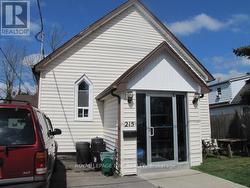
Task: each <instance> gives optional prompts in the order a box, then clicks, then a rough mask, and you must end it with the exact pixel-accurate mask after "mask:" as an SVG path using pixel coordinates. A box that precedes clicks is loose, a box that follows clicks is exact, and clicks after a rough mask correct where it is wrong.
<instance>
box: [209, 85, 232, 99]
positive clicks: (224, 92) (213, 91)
mask: <svg viewBox="0 0 250 188" xmlns="http://www.w3.org/2000/svg"><path fill="white" fill-rule="evenodd" d="M218 88H221V96H220V98H218V97H217V89H218ZM209 89H210V93H209V103H210V104H216V103H223V102H229V101H230V100H231V99H232V88H231V85H230V83H223V84H218V85H215V86H211V87H209Z"/></svg>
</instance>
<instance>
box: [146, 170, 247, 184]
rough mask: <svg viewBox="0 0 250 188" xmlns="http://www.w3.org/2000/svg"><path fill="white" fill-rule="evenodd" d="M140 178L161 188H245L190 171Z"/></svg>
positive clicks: (155, 174) (162, 173)
mask: <svg viewBox="0 0 250 188" xmlns="http://www.w3.org/2000/svg"><path fill="white" fill-rule="evenodd" d="M141 177H142V178H143V179H144V180H147V181H148V182H150V183H152V184H153V185H155V186H157V187H162V188H163V187H164V188H246V187H245V186H242V185H239V184H236V183H233V182H230V181H227V180H224V179H221V178H218V177H215V176H211V175H208V174H205V173H201V172H199V171H196V170H191V169H184V170H175V171H165V172H164V171H162V172H154V173H144V174H142V175H141Z"/></svg>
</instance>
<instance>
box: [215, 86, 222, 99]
mask: <svg viewBox="0 0 250 188" xmlns="http://www.w3.org/2000/svg"><path fill="white" fill-rule="evenodd" d="M218 90H220V92H219V91H218ZM221 93H222V89H221V87H218V88H216V97H217V98H221Z"/></svg>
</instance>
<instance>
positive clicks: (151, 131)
mask: <svg viewBox="0 0 250 188" xmlns="http://www.w3.org/2000/svg"><path fill="white" fill-rule="evenodd" d="M149 129H150V134H149V136H154V135H155V128H154V127H150V128H149Z"/></svg>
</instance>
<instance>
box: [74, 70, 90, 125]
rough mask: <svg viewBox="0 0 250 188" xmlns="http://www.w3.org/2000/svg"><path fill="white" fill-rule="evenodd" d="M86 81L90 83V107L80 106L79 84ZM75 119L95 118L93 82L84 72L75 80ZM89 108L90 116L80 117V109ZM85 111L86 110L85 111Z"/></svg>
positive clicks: (87, 119) (86, 119) (88, 119)
mask: <svg viewBox="0 0 250 188" xmlns="http://www.w3.org/2000/svg"><path fill="white" fill-rule="evenodd" d="M82 81H85V82H86V83H87V84H88V85H89V107H78V86H79V84H80V83H81V82H82ZM74 87H75V105H74V107H75V109H74V112H75V121H92V120H93V83H92V82H91V81H90V79H89V78H88V77H87V76H86V74H84V75H83V76H81V77H80V78H79V79H78V80H77V81H76V82H75V86H74ZM79 108H80V109H83V110H84V109H88V110H89V116H88V117H78V109H79ZM83 113H84V112H83Z"/></svg>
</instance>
